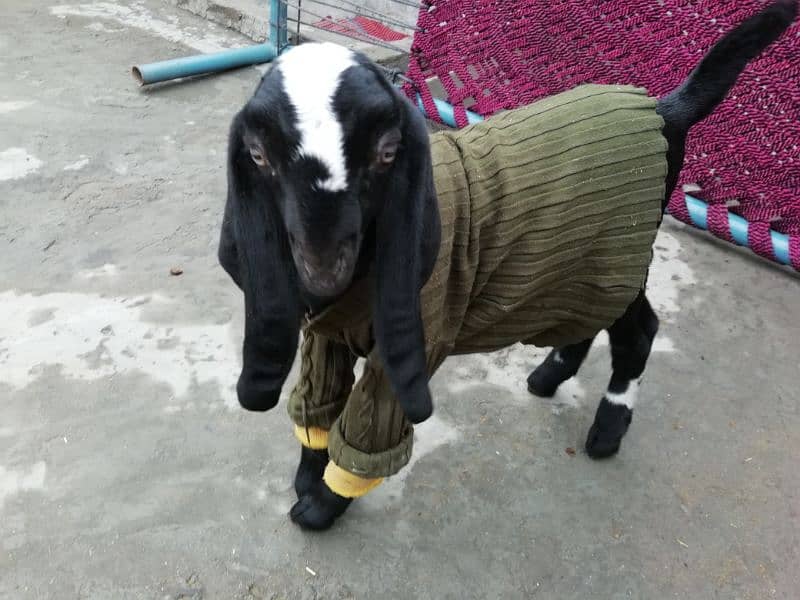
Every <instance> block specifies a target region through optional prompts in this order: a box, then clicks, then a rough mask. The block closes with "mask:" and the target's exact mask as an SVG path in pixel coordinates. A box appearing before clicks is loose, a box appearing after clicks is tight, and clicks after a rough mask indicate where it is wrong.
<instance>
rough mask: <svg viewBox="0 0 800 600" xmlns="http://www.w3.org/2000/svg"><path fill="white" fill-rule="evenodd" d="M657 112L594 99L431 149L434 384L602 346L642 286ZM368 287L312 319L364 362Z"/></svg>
mask: <svg viewBox="0 0 800 600" xmlns="http://www.w3.org/2000/svg"><path fill="white" fill-rule="evenodd" d="M655 106H656V100H655V99H654V98H651V97H649V96H648V95H647V93H646V92H645V91H644V90H641V89H638V88H634V87H629V86H604V85H583V86H579V87H577V88H575V89H573V90H571V91H568V92H565V93H562V94H559V95H556V96H553V97H550V98H547V99H545V100H541V101H539V102H536V103H534V104H532V105H528V106H526V107H523V108H519V109H516V110H512V111H508V112H505V113H502V114H499V115H496V116H494V117H492V118H490V119H488V120H487V121H484V122H481V123H477V124H475V125H471V126H469V127H467V128H465V129H462V130H459V131H446V132H438V133H436V134H433V135H432V136H431V154H432V159H433V168H434V177H435V181H436V192H437V195H438V201H439V211H440V215H441V223H442V242H441V247H440V250H439V255H438V258H437V261H436V265H435V267H434V270H433V274H432V276H431V278H430V279H429V281H428V282H427V284H426V285H425V287H424V288H423V290H422V313H423V322H424V324H425V337H426V346H427V352H428V363H429V368H430V370H431V371H433V370H435V369H436V367H437V366H438V365H439V364H441V362H442V361H443V360H444V359H445V358H446V357H447V355H449V354H458V353H468V352H485V351H492V350H496V349H499V348H502V347H504V346H507V345H510V344H513V343H516V342H524V343H528V344H534V345H538V346H560V345H564V344H569V343H574V342H577V341H580V340H583V339H586V338H589V337H591V336H593V335H595V334H596V333H597V332H599V331H600V330H602V329H605V328H607V327H608V326H610V325H611V324H612V323H613V322H614V320H615V319H617V318H618V317H619V316H621V315H622V313H623V312H624V311H625V309H626V307H627V306H628V304H630V302H631V301H632V300H633V299H634V298H635V297H636V294H637V293H638V291H639V290H640V288H641V287H642V285H643V284H644V281H645V278H646V273H647V269H648V266H649V263H650V260H651V257H652V245H653V242H654V239H655V235H656V229H657V224H658V222H659V220H660V216H661V203H662V200H663V196H664V190H665V185H664V179H665V177H666V174H667V161H666V150H667V142H666V140H665V139H664V137H663V135H662V134H661V128H662V126H663V121H662V119H661V117H660V116H659V115H658V114H656V112H655ZM371 289H372V286H371V284H370V282H369V281H368V280H362V281H359V282H357V283H355V284H354V285H353V286H352V287H351V289H350V290H349V291H348V292H347V293H346V294H345V295H344V296H343V297H342V298H341V299H340V300H339V301H337V303H336V304H334V305H333V306H331V307H329V308H328V309H326V310H325V311H323V312H322V313H320V314H319V315H316V316H315V317H313V318H312V319H311V320H310V321H309V323H308V327H309V328H310V330H311V331H312V332H314V333H319V334H321V335H324V336H327V337H330V338H333V339H335V340H337V341H343V342H346V343H348V344H349V345H350V347H351V349H352V350H353V351H355V352H356V353H357V354H359V355H362V356H366V355H367V354H369V353H370V351H371V350H372V346H373V341H372V338H371V329H370V319H371V318H370V311H371V308H370V293H371Z"/></svg>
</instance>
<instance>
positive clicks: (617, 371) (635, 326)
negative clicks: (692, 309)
mask: <svg viewBox="0 0 800 600" xmlns="http://www.w3.org/2000/svg"><path fill="white" fill-rule="evenodd" d="M657 331H658V318H657V317H656V315H655V313H654V312H653V309H652V307H651V306H650V303H649V302H648V301H647V298H646V297H645V294H644V290H642V291H641V292H639V295H638V296H637V297H636V300H634V301H633V302H632V303H631V305H630V306H629V307H628V309H627V310H626V311H625V314H624V315H622V317H620V318H619V319H618V320H617V321H616V322H615V323H614V324H613V325H612V326H611V327H610V328H609V330H608V335H609V341H610V345H611V367H612V374H611V381H610V382H609V384H608V390H607V391H606V393H605V395H604V396H603V399H602V400H601V401H600V405H599V406H598V407H597V413H596V414H595V418H594V423H593V424H592V427H591V429H589V434H588V436H587V439H586V452H587V454H589V456H591V457H592V458H605V457H609V456H612V455H614V454H616V453H617V451H618V450H619V446H620V443H621V442H622V438H623V437H624V436H625V433H626V432H627V431H628V427H629V426H630V423H631V420H632V418H633V407H634V404H635V403H636V397H637V395H638V391H639V384H640V383H641V378H642V374H643V373H644V369H645V366H646V365H647V359H648V357H649V356H650V349H651V348H652V345H653V339H654V338H655V336H656V332H657Z"/></svg>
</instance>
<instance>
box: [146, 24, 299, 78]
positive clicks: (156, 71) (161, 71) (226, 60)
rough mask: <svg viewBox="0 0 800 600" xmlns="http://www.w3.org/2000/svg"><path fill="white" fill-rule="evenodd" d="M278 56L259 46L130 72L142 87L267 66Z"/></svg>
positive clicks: (197, 56)
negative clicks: (194, 76)
mask: <svg viewBox="0 0 800 600" xmlns="http://www.w3.org/2000/svg"><path fill="white" fill-rule="evenodd" d="M284 35H285V31H284ZM277 55H278V52H277V50H276V48H275V46H273V45H272V44H271V43H267V44H257V45H255V46H247V47H245V48H234V49H232V50H223V51H222V52H214V53H213V54H199V55H196V56H185V57H182V58H173V59H171V60H162V61H160V62H154V63H148V64H145V65H137V66H134V67H133V68H132V69H131V72H132V74H133V77H134V79H136V81H138V82H139V85H148V84H151V83H158V82H160V81H169V80H171V79H178V78H180V77H190V76H192V75H202V74H204V73H216V72H219V71H226V70H228V69H235V68H236V67H244V66H247V65H256V64H260V63H265V62H269V61H271V60H273V59H274V58H275V57H276V56H277Z"/></svg>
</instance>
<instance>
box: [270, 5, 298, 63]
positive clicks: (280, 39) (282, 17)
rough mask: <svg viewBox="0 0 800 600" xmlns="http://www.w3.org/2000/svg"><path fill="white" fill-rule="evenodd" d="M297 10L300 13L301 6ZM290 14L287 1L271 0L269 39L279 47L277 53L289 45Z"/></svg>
mask: <svg viewBox="0 0 800 600" xmlns="http://www.w3.org/2000/svg"><path fill="white" fill-rule="evenodd" d="M297 11H298V14H299V11H300V7H299V6H298V7H297ZM288 16H289V11H288V9H287V7H286V2H284V1H283V0H269V41H270V42H271V43H272V44H273V45H274V46H275V48H277V50H278V52H277V54H280V53H281V52H283V49H284V48H286V46H288V45H289V33H288V31H287V29H288V28H287V26H286V22H287V18H288ZM273 58H274V57H273Z"/></svg>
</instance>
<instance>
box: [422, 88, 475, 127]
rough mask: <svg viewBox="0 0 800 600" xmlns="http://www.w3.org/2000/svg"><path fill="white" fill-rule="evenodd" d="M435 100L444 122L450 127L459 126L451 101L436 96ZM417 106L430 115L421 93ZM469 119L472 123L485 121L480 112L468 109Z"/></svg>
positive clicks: (423, 112)
mask: <svg viewBox="0 0 800 600" xmlns="http://www.w3.org/2000/svg"><path fill="white" fill-rule="evenodd" d="M433 101H434V102H435V103H436V110H438V111H439V116H440V117H441V120H442V123H444V124H445V125H449V126H450V127H457V125H456V116H455V113H454V112H453V105H452V104H450V103H449V102H445V101H444V100H439V98H434V99H433ZM417 106H418V107H419V109H420V110H421V111H422V114H423V115H425V116H429V115H427V114H426V113H425V105H424V104H423V103H422V96H421V95H419V94H417ZM467 121H468V122H469V124H470V125H472V124H473V123H479V122H480V121H483V117H482V116H480V115H479V114H478V113H474V112H472V111H471V110H468V111H467Z"/></svg>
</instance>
